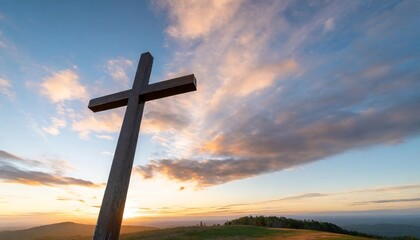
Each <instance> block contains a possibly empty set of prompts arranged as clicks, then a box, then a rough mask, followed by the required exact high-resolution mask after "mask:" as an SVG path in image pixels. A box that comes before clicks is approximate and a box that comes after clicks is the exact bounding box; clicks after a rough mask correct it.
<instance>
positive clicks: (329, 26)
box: [324, 17, 335, 32]
mask: <svg viewBox="0 0 420 240" xmlns="http://www.w3.org/2000/svg"><path fill="white" fill-rule="evenodd" d="M334 26H335V23H334V18H333V17H330V18H328V19H327V20H325V22H324V31H325V32H329V31H332V30H334Z"/></svg>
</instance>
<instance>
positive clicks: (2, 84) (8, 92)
mask: <svg viewBox="0 0 420 240" xmlns="http://www.w3.org/2000/svg"><path fill="white" fill-rule="evenodd" d="M1 43H2V42H1V41H0V47H1ZM12 89H13V87H12V84H11V83H10V81H8V80H6V79H3V78H0V93H1V94H3V95H5V96H7V97H10V98H11V99H14V97H15V95H16V94H15V92H14V91H13V90H12Z"/></svg>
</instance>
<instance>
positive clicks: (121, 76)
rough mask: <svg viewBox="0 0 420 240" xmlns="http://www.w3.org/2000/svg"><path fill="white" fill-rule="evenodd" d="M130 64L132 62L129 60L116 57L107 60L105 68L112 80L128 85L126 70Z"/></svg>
mask: <svg viewBox="0 0 420 240" xmlns="http://www.w3.org/2000/svg"><path fill="white" fill-rule="evenodd" d="M132 65H133V62H132V61H131V60H128V59H125V58H116V59H111V60H108V61H107V63H106V70H107V72H108V73H109V75H111V77H112V79H113V80H115V81H117V82H118V83H122V84H123V85H125V86H128V82H129V79H128V76H127V70H129V69H130V67H131V66H132Z"/></svg>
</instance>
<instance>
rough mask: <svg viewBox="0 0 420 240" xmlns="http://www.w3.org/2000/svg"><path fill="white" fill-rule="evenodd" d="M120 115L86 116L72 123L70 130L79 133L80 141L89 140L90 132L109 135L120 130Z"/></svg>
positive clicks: (111, 113)
mask: <svg viewBox="0 0 420 240" xmlns="http://www.w3.org/2000/svg"><path fill="white" fill-rule="evenodd" d="M122 117H123V116H122V114H119V113H117V112H115V111H114V112H110V113H107V114H105V115H92V114H91V115H88V116H85V117H84V118H81V119H78V120H74V121H73V122H72V126H71V127H72V130H73V131H76V132H79V136H80V138H82V139H87V138H89V134H90V133H91V132H96V133H110V132H117V131H118V130H119V129H120V128H121V123H122Z"/></svg>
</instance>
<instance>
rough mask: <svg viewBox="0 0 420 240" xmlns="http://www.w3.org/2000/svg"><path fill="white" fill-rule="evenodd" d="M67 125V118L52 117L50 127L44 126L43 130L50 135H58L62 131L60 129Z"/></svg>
mask: <svg viewBox="0 0 420 240" xmlns="http://www.w3.org/2000/svg"><path fill="white" fill-rule="evenodd" d="M66 125H67V124H66V120H65V119H59V118H56V117H51V125H50V126H48V127H42V130H43V131H44V132H46V133H48V134H50V135H58V134H59V133H60V130H59V129H60V128H63V127H65V126H66Z"/></svg>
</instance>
